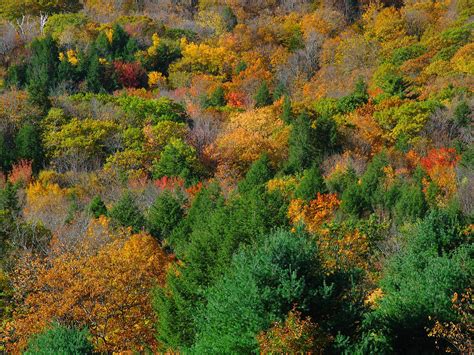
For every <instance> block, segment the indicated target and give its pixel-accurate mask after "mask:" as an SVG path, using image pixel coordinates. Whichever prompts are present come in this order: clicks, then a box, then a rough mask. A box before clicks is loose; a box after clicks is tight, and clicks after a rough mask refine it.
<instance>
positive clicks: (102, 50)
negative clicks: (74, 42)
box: [93, 32, 113, 60]
mask: <svg viewBox="0 0 474 355" xmlns="http://www.w3.org/2000/svg"><path fill="white" fill-rule="evenodd" d="M93 47H94V48H93V49H94V50H93V51H94V52H96V53H95V54H96V55H97V57H98V58H99V57H101V58H106V59H108V60H113V58H112V46H111V44H110V42H109V39H108V38H107V35H106V34H105V33H104V32H100V33H99V35H98V36H97V38H96V40H95V42H94V46H93Z"/></svg>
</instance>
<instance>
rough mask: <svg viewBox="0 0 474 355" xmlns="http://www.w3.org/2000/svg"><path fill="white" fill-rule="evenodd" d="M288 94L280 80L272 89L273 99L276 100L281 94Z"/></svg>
mask: <svg viewBox="0 0 474 355" xmlns="http://www.w3.org/2000/svg"><path fill="white" fill-rule="evenodd" d="M287 95H288V90H287V89H286V86H285V84H283V83H282V82H279V83H278V85H277V87H276V88H275V91H273V100H274V101H277V100H279V99H280V98H281V97H282V96H285V97H286V96H287Z"/></svg>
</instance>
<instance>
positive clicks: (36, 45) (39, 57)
mask: <svg viewBox="0 0 474 355" xmlns="http://www.w3.org/2000/svg"><path fill="white" fill-rule="evenodd" d="M31 52H32V55H31V59H30V64H29V66H28V69H27V78H28V85H27V89H28V94H29V99H30V101H31V102H32V103H33V104H35V105H38V106H39V107H42V108H44V109H47V108H48V107H49V106H50V105H51V103H50V101H49V92H50V90H51V89H52V88H53V87H54V85H55V84H56V81H57V68H58V65H59V59H58V48H57V46H56V42H55V41H54V40H53V39H52V38H51V36H48V37H45V38H42V39H35V40H34V41H33V42H32V43H31Z"/></svg>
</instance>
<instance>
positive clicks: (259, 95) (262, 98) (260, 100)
mask: <svg viewBox="0 0 474 355" xmlns="http://www.w3.org/2000/svg"><path fill="white" fill-rule="evenodd" d="M254 99H255V107H257V108H258V107H264V106H268V105H271V104H272V103H273V98H272V95H271V94H270V90H269V89H268V85H267V82H266V81H264V82H263V83H262V84H261V85H260V86H259V88H258V90H257V92H256V94H255V97H254Z"/></svg>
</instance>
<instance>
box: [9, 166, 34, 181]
mask: <svg viewBox="0 0 474 355" xmlns="http://www.w3.org/2000/svg"><path fill="white" fill-rule="evenodd" d="M32 175H33V169H32V167H31V160H20V161H19V162H18V163H16V164H13V168H12V171H11V172H10V174H9V175H8V181H10V182H11V183H12V184H15V183H17V182H21V183H23V184H25V185H27V184H29V183H30V181H31V177H32Z"/></svg>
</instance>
